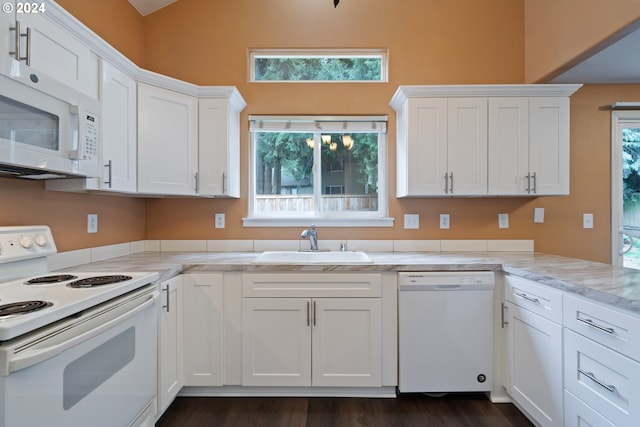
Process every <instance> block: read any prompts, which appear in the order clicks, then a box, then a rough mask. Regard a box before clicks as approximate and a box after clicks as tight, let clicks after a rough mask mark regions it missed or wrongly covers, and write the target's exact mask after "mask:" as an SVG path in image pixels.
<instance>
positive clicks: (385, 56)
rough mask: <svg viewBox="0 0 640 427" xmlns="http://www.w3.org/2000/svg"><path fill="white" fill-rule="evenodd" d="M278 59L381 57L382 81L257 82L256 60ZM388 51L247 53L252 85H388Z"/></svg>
mask: <svg viewBox="0 0 640 427" xmlns="http://www.w3.org/2000/svg"><path fill="white" fill-rule="evenodd" d="M269 56H272V57H276V58H296V57H297V58H315V57H317V58H348V57H352V58H372V57H380V59H381V61H382V64H381V70H380V80H256V78H255V59H256V58H259V57H269ZM388 57H389V50H388V49H249V50H248V51H247V64H248V66H247V69H248V72H249V76H248V80H249V82H250V83H387V82H388V81H389V60H388Z"/></svg>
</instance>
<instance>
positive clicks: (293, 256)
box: [252, 251, 372, 264]
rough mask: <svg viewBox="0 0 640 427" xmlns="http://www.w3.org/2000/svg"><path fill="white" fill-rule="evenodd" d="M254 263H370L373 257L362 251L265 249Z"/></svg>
mask: <svg viewBox="0 0 640 427" xmlns="http://www.w3.org/2000/svg"><path fill="white" fill-rule="evenodd" d="M252 262H253V263H254V264H370V263H371V262H372V261H371V258H369V255H367V254H366V253H364V252H361V251H346V252H339V251H335V252H334V251H331V252H330V251H265V252H262V253H261V254H260V255H258V256H257V257H256V258H255V259H254V260H253V261H252Z"/></svg>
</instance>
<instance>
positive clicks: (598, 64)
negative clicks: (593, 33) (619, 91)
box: [551, 29, 640, 84]
mask: <svg viewBox="0 0 640 427" xmlns="http://www.w3.org/2000/svg"><path fill="white" fill-rule="evenodd" d="M551 83H593V84H598V83H640V30H638V29H637V30H635V31H633V32H630V33H629V34H627V35H625V36H623V37H621V38H620V39H618V40H617V41H615V42H612V44H610V45H609V46H608V47H605V48H604V49H602V50H600V51H599V52H597V53H595V54H593V55H592V56H590V57H588V58H586V59H585V60H584V61H582V62H580V63H579V64H577V65H576V66H574V67H573V68H571V69H569V70H567V71H565V72H564V73H562V74H560V75H559V76H557V77H556V78H554V79H553V80H551Z"/></svg>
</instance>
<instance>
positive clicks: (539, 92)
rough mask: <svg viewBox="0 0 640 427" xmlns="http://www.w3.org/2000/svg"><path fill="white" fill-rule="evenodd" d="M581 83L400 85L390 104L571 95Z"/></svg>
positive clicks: (394, 107)
mask: <svg viewBox="0 0 640 427" xmlns="http://www.w3.org/2000/svg"><path fill="white" fill-rule="evenodd" d="M581 87H582V85H581V84H505V85H409V86H399V87H398V90H396V93H395V94H394V95H393V98H391V102H389V105H390V106H391V107H392V108H393V109H394V110H396V111H398V109H399V108H400V107H401V106H402V104H404V102H405V101H406V100H407V99H408V98H433V97H444V98H459V97H500V96H528V97H532V96H571V95H573V94H574V93H575V92H576V91H577V90H578V89H580V88H581Z"/></svg>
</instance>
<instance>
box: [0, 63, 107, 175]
mask: <svg viewBox="0 0 640 427" xmlns="http://www.w3.org/2000/svg"><path fill="white" fill-rule="evenodd" d="M100 113H101V109H100V103H99V101H98V100H96V99H92V98H90V97H88V96H86V95H84V94H82V93H80V92H78V91H77V90H75V89H73V88H70V87H68V86H65V85H64V84H62V83H60V82H58V81H57V80H54V79H52V78H51V77H48V76H47V75H45V74H44V73H40V72H37V71H35V70H33V69H32V68H30V67H28V66H27V65H25V64H23V63H20V62H18V61H15V60H14V59H12V58H9V57H8V56H7V57H2V56H0V177H7V176H9V177H20V178H32V179H50V178H69V177H99V176H100V172H101V168H100V149H99V148H100V135H101V129H100Z"/></svg>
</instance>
